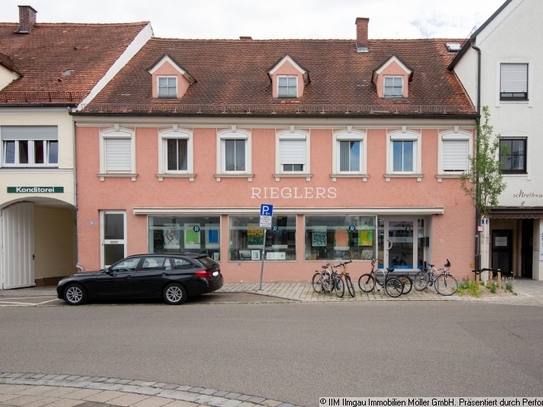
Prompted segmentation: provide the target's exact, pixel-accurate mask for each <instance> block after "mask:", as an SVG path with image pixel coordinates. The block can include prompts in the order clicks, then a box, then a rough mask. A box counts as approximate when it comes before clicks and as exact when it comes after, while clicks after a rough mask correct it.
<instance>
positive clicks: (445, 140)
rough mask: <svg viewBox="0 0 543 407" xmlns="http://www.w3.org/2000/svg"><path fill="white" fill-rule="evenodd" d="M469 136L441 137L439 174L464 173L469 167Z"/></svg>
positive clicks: (447, 135) (459, 134) (454, 134)
mask: <svg viewBox="0 0 543 407" xmlns="http://www.w3.org/2000/svg"><path fill="white" fill-rule="evenodd" d="M469 155H470V154H469V136H468V135H467V134H461V133H458V134H456V133H450V134H445V135H443V136H442V137H441V172H442V173H464V172H466V171H467V170H468V165H469Z"/></svg>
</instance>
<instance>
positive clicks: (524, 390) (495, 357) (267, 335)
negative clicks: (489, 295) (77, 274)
mask: <svg viewBox="0 0 543 407" xmlns="http://www.w3.org/2000/svg"><path fill="white" fill-rule="evenodd" d="M0 323H1V326H2V328H1V329H2V334H1V343H0V360H1V361H2V362H1V367H0V372H36V373H47V374H69V375H90V376H109V377H118V378H130V379H139V380H148V381H164V382H172V383H179V384H186V385H191V386H199V387H203V388H213V389H219V390H225V391H232V392H240V393H245V394H253V395H258V396H262V397H266V398H270V399H275V400H281V401H285V402H289V403H292V404H296V405H308V406H309V405H316V404H317V401H318V397H320V396H341V397H343V396H345V397H348V396H351V397H356V396H398V397H399V396H541V383H542V381H543V364H542V363H541V362H542V361H543V351H542V348H541V342H540V339H541V337H543V308H541V307H530V306H511V305H498V304H481V303H461V302H458V303H456V302H432V301H431V302H401V303H400V302H373V303H372V302H367V303H304V304H300V303H273V304H213V303H202V302H197V301H196V302H193V303H187V304H185V305H183V306H178V307H177V306H167V305H163V304H161V303H150V304H141V303H133V304H131V303H129V304H121V305H114V304H95V305H90V306H81V307H70V306H67V305H59V306H48V307H11V308H0Z"/></svg>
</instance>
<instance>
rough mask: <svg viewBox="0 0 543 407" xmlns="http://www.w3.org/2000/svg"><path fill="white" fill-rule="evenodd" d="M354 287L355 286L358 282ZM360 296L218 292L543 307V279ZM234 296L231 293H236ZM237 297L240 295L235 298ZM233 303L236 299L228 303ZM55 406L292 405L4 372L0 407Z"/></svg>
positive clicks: (264, 297)
mask: <svg viewBox="0 0 543 407" xmlns="http://www.w3.org/2000/svg"><path fill="white" fill-rule="evenodd" d="M355 285H356V284H355ZM355 290H356V295H355V297H354V298H351V297H350V296H349V294H348V293H345V296H344V297H343V298H338V297H337V296H336V295H335V294H332V295H330V294H317V293H316V292H314V291H313V289H312V287H311V285H310V284H309V283H263V284H262V287H260V283H228V284H225V285H224V287H223V288H221V290H219V291H217V293H216V294H212V295H217V298H216V299H214V301H213V302H214V303H215V302H217V303H220V302H221V298H220V295H223V294H229V295H228V297H229V298H230V299H231V298H234V302H237V303H262V302H267V303H270V302H271V303H273V302H284V301H292V302H299V303H321V304H326V303H328V302H333V303H339V302H349V303H363V302H365V301H469V302H481V303H494V304H511V305H529V306H543V281H533V280H524V279H520V280H516V281H515V282H514V283H513V293H510V292H507V291H505V290H501V291H500V292H499V293H497V294H491V293H489V292H488V293H485V294H483V295H482V296H481V297H479V298H475V297H470V296H459V295H456V294H455V295H452V296H450V297H443V296H441V295H439V294H437V293H436V292H435V290H434V289H433V288H429V289H427V290H424V291H421V292H418V291H415V290H412V291H411V292H410V293H409V294H407V295H402V296H400V297H399V298H391V297H389V296H388V295H387V294H386V293H384V291H383V290H381V291H379V292H373V293H369V294H363V293H361V292H360V290H359V289H358V287H356V286H355ZM232 294H233V295H232ZM236 294H239V295H236ZM55 301H58V300H57V299H56V291H55V287H32V288H23V289H17V290H0V305H3V306H32V305H34V306H35V305H48V304H51V303H54V302H55ZM229 302H232V301H229ZM12 406H29V407H30V406H36V407H39V406H51V407H52V406H54V407H113V406H132V407H161V406H167V407H196V406H216V407H256V406H266V407H291V405H290V404H287V403H282V402H280V401H277V400H267V399H264V398H262V397H259V396H255V395H248V394H238V393H228V392H225V391H220V390H215V389H206V388H199V387H190V386H183V385H179V384H172V383H156V382H142V381H138V380H129V379H119V378H110V377H88V376H68V375H46V374H37V373H18V372H0V407H12Z"/></svg>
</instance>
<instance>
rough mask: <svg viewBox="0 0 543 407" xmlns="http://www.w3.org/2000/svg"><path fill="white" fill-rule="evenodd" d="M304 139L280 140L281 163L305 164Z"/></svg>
mask: <svg viewBox="0 0 543 407" xmlns="http://www.w3.org/2000/svg"><path fill="white" fill-rule="evenodd" d="M305 161H306V141H305V140H281V164H305V163H306V162H305Z"/></svg>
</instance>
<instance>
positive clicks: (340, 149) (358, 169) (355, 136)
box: [334, 131, 366, 175]
mask: <svg viewBox="0 0 543 407" xmlns="http://www.w3.org/2000/svg"><path fill="white" fill-rule="evenodd" d="M365 137H366V135H365V134H364V133H362V132H357V131H349V132H340V133H335V134H334V138H335V142H334V174H345V175H346V174H362V173H365V172H366V166H365V161H366V160H365V151H364V143H365Z"/></svg>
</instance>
